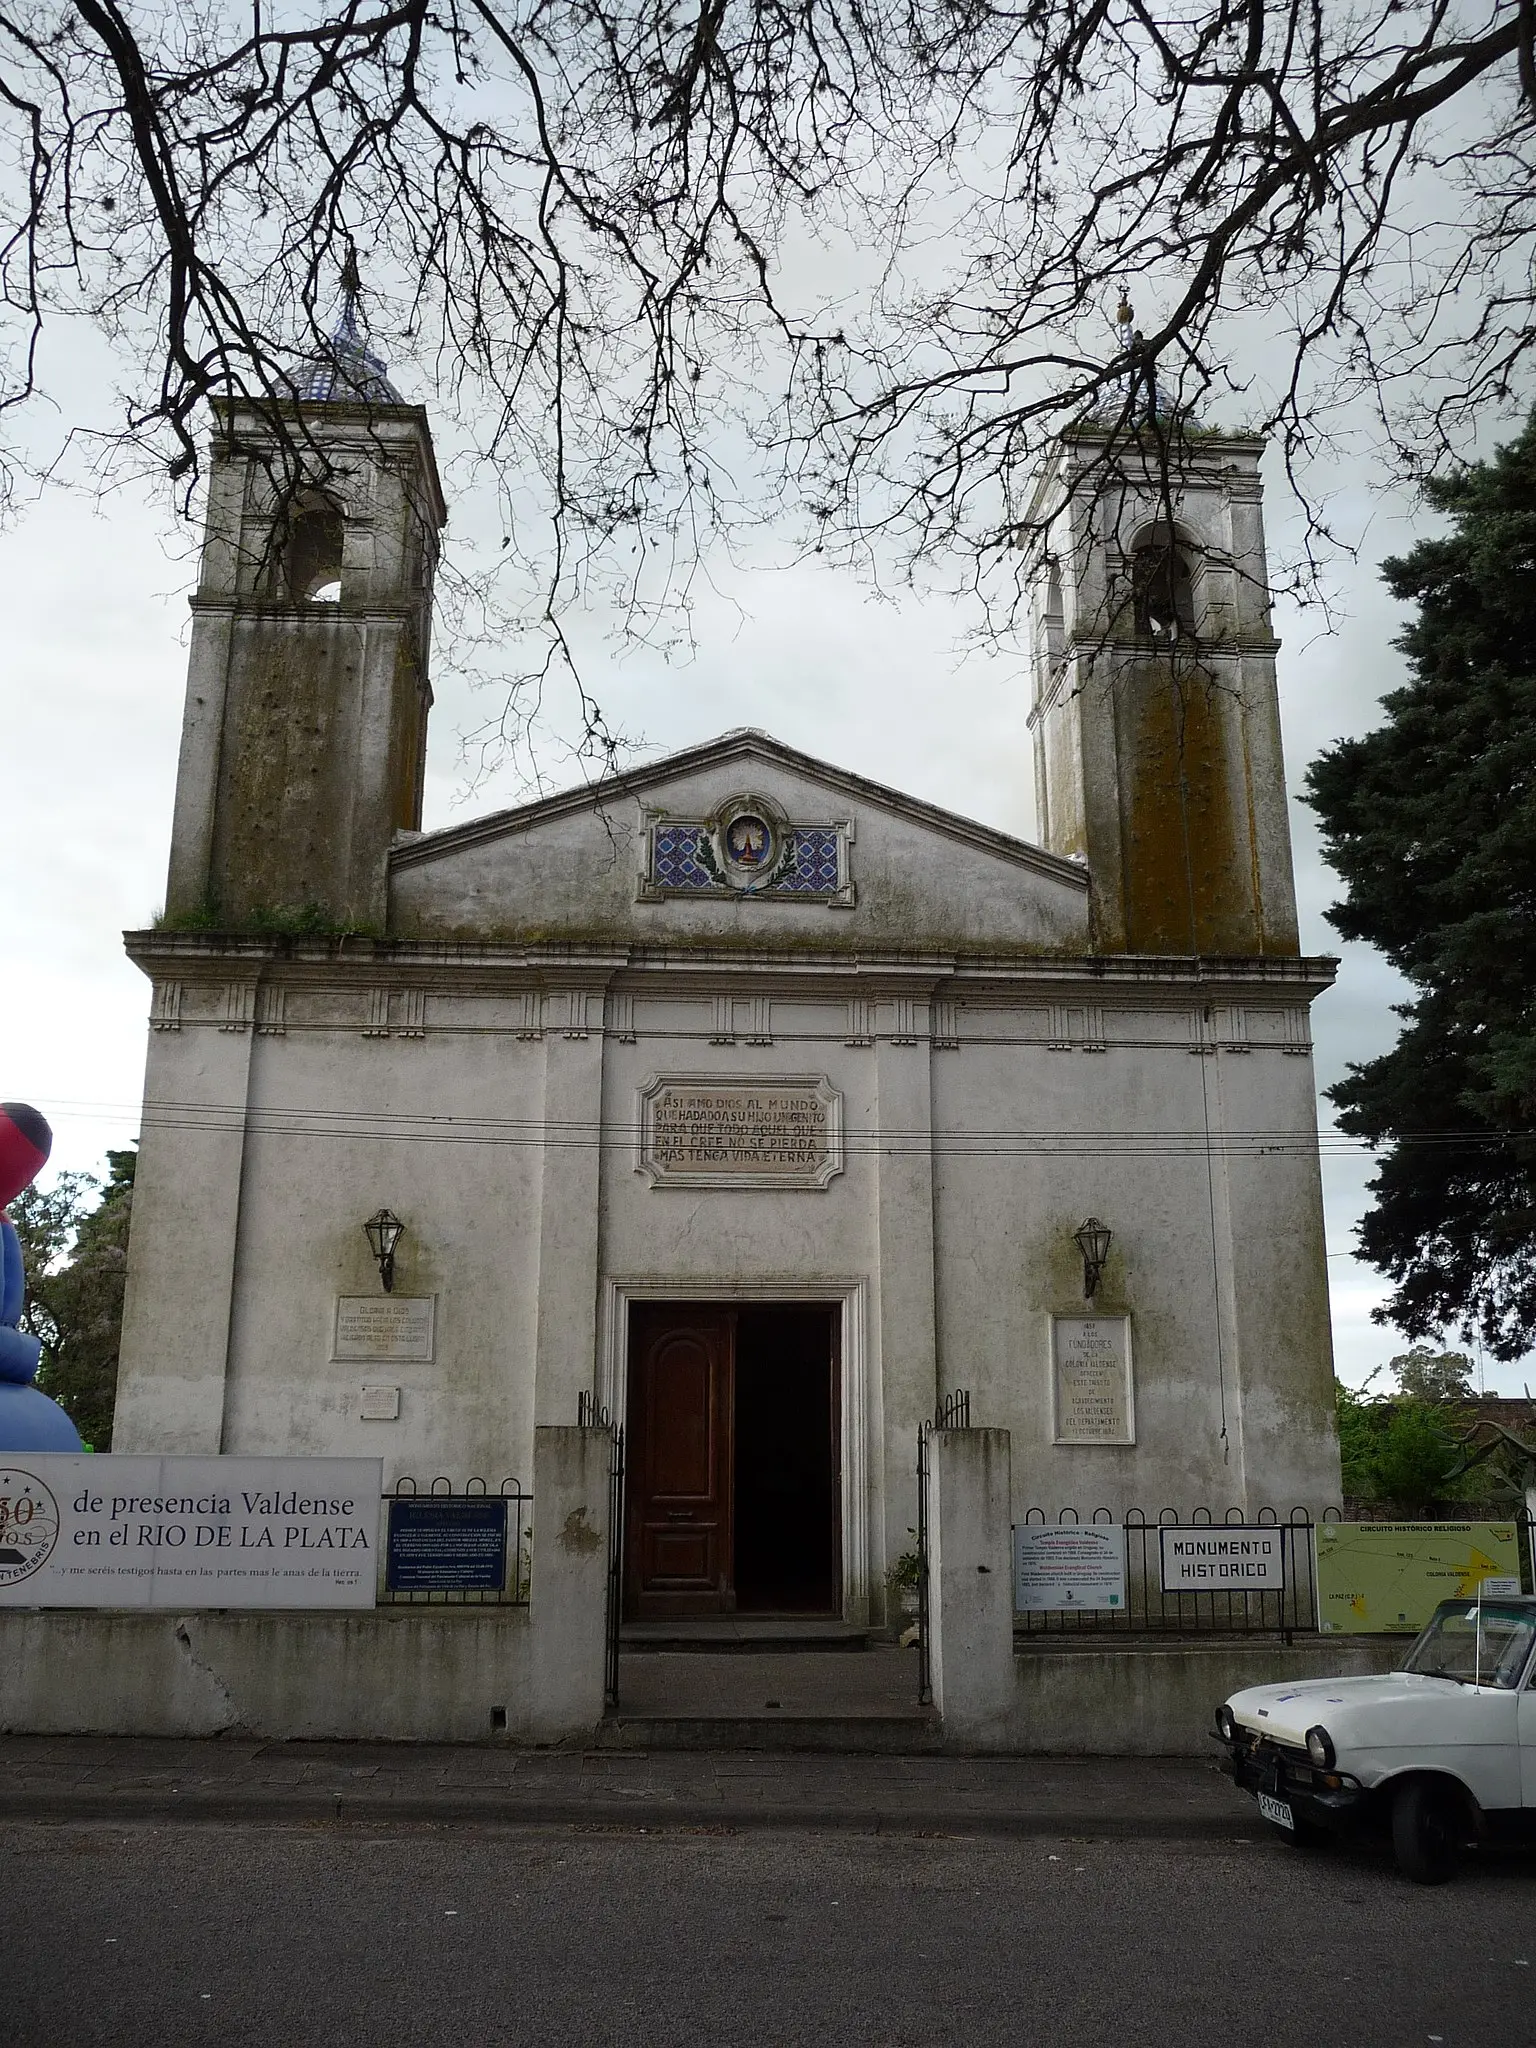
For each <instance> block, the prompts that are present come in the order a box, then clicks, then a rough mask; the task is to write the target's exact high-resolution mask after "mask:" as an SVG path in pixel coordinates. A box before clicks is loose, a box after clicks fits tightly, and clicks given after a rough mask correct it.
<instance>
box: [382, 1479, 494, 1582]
mask: <svg viewBox="0 0 1536 2048" xmlns="http://www.w3.org/2000/svg"><path fill="white" fill-rule="evenodd" d="M383 1498H384V1541H383V1542H382V1543H381V1544H380V1546H379V1553H380V1554H379V1587H378V1598H379V1604H380V1606H382V1607H526V1606H527V1605H528V1589H529V1584H530V1581H531V1578H532V1573H533V1495H532V1494H531V1493H525V1492H524V1491H523V1486H522V1482H521V1480H519V1479H516V1478H513V1477H512V1476H510V1475H509V1476H508V1477H507V1478H505V1479H503V1480H502V1482H501V1484H500V1486H499V1487H498V1488H497V1489H496V1491H495V1492H494V1493H493V1492H492V1491H491V1489H490V1487H489V1486H488V1485H487V1484H486V1482H485V1480H483V1479H481V1478H478V1477H476V1478H473V1479H468V1480H466V1481H465V1483H464V1486H463V1488H462V1489H456V1488H455V1486H454V1484H453V1481H452V1480H451V1479H449V1478H448V1477H447V1476H446V1475H444V1474H439V1475H438V1477H437V1478H435V1479H433V1480H432V1481H431V1482H430V1484H429V1485H428V1486H427V1487H426V1489H425V1491H423V1489H422V1488H421V1486H420V1485H419V1484H418V1483H417V1481H416V1480H415V1479H414V1478H413V1477H411V1475H410V1474H409V1473H407V1474H404V1475H402V1477H401V1478H399V1479H397V1480H396V1481H395V1484H394V1486H393V1488H392V1489H391V1490H390V1491H389V1492H387V1493H386V1494H385V1495H384V1496H383ZM437 1502H440V1503H444V1504H445V1509H446V1511H444V1512H438V1513H433V1512H431V1509H432V1504H433V1503H437ZM473 1503H481V1504H483V1505H482V1511H481V1512H480V1513H479V1514H478V1515H477V1514H476V1513H475V1511H474V1507H473V1505H472V1504H473ZM420 1506H426V1507H427V1508H428V1510H429V1514H428V1515H427V1516H421V1515H413V1514H409V1513H397V1510H402V1509H404V1510H410V1509H412V1508H415V1507H420ZM456 1508H457V1509H460V1510H461V1512H460V1513H458V1514H455V1513H454V1509H456ZM408 1522H412V1523H415V1524H417V1525H418V1526H417V1527H416V1528H415V1529H411V1530H409V1531H408V1530H407V1528H406V1524H407V1523H408ZM429 1522H430V1523H431V1524H434V1525H435V1526H434V1527H431V1528H426V1527H425V1525H426V1524H428V1523H429ZM498 1524H499V1525H500V1526H499V1530H498ZM471 1532H472V1533H471ZM412 1538H414V1539H415V1540H414V1541H412V1540H410V1539H412ZM428 1538H432V1539H435V1540H426V1539H428ZM456 1539H457V1540H456ZM498 1549H499V1556H498V1554H497V1553H498ZM454 1576H457V1577H459V1578H460V1579H472V1580H474V1581H476V1583H472V1584H457V1585H455V1584H437V1585H433V1584H431V1583H429V1582H430V1580H431V1579H433V1578H434V1577H438V1578H452V1577H454Z"/></svg>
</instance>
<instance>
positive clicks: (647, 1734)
mask: <svg viewBox="0 0 1536 2048" xmlns="http://www.w3.org/2000/svg"><path fill="white" fill-rule="evenodd" d="M652 1626H653V1627H657V1626H659V1624H652ZM713 1626H715V1627H716V1628H718V1624H714V1625H713ZM744 1626H745V1627H746V1628H747V1629H748V1631H749V1633H748V1634H747V1635H745V1636H744V1637H743V1638H740V1639H737V1640H733V1641H729V1642H722V1641H721V1640H720V1639H719V1636H718V1634H716V1635H713V1636H711V1637H710V1638H708V1639H706V1640H703V1641H699V1640H692V1641H684V1642H682V1643H676V1642H674V1641H672V1640H671V1639H659V1640H657V1639H653V1640H652V1641H651V1642H650V1643H648V1644H646V1645H645V1646H644V1647H640V1646H638V1645H635V1644H634V1643H633V1642H632V1641H631V1639H630V1637H629V1635H628V1633H627V1632H626V1635H625V1637H624V1638H623V1639H622V1645H621V1651H620V1656H619V1706H618V1708H617V1709H616V1710H614V1711H612V1712H610V1713H609V1715H608V1716H607V1718H606V1719H605V1721H604V1722H603V1724H602V1727H601V1729H600V1731H599V1734H598V1745H599V1747H601V1748H604V1749H629V1750H646V1749H654V1750H690V1749H698V1750H703V1749H733V1750H748V1749H750V1750H826V1751H836V1752H843V1753H846V1754H858V1753H865V1754H871V1755H887V1756H888V1755H893V1754H903V1753H908V1752H912V1751H926V1750H931V1749H936V1748H937V1747H938V1746H939V1741H940V1729H939V1723H938V1720H937V1717H936V1716H935V1715H934V1713H933V1710H932V1708H930V1707H924V1706H921V1705H919V1703H918V1698H917V1677H918V1664H917V1658H916V1656H915V1655H914V1654H913V1652H911V1651H910V1650H900V1649H896V1648H895V1647H893V1645H892V1644H891V1643H889V1642H888V1641H884V1640H880V1639H875V1640H871V1639H870V1636H869V1634H868V1632H866V1631H863V1630H857V1631H851V1632H850V1631H848V1630H846V1629H843V1628H842V1627H841V1625H839V1624H825V1623H824V1624H822V1626H821V1632H820V1633H819V1634H818V1635H815V1636H812V1637H809V1638H807V1637H803V1636H785V1635H784V1633H783V1631H782V1629H777V1630H776V1629H775V1628H774V1627H773V1626H772V1625H767V1626H765V1625H762V1624H756V1623H748V1624H745V1625H744Z"/></svg>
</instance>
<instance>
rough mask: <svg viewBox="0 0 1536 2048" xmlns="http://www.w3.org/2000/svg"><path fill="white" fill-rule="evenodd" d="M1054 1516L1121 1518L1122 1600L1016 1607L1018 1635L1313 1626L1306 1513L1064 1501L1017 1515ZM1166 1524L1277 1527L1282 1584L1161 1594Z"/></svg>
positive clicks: (1026, 1522)
mask: <svg viewBox="0 0 1536 2048" xmlns="http://www.w3.org/2000/svg"><path fill="white" fill-rule="evenodd" d="M1049 1521H1054V1523H1055V1525H1056V1526H1058V1527H1069V1526H1071V1525H1073V1524H1077V1525H1079V1526H1083V1525H1086V1526H1089V1527H1092V1526H1095V1525H1103V1524H1105V1523H1109V1524H1114V1523H1116V1522H1123V1524H1124V1526H1125V1605H1124V1607H1121V1608H1116V1609H1113V1610H1109V1609H1104V1608H1088V1607H1084V1608H1079V1609H1061V1608H1044V1609H1035V1610H1031V1611H1029V1612H1025V1613H1015V1615H1014V1617H1013V1625H1014V1629H1015V1630H1016V1631H1017V1632H1018V1633H1020V1634H1023V1635H1103V1634H1114V1635H1139V1634H1155V1635H1187V1636H1205V1635H1239V1636H1250V1635H1280V1636H1283V1637H1284V1638H1285V1640H1286V1641H1287V1642H1289V1641H1290V1639H1291V1637H1292V1635H1293V1634H1296V1633H1298V1632H1301V1633H1308V1632H1315V1631H1316V1629H1317V1586H1316V1582H1315V1577H1314V1570H1315V1566H1314V1552H1313V1548H1312V1530H1313V1527H1314V1524H1313V1521H1312V1517H1311V1516H1310V1514H1308V1512H1307V1510H1306V1509H1305V1508H1293V1509H1292V1510H1291V1512H1290V1514H1289V1515H1288V1516H1286V1517H1285V1518H1284V1519H1282V1518H1281V1517H1280V1516H1279V1515H1278V1514H1277V1513H1276V1512H1275V1510H1274V1509H1273V1508H1262V1509H1260V1510H1259V1511H1258V1512H1257V1513H1256V1514H1254V1515H1251V1516H1250V1515H1246V1514H1244V1512H1243V1511H1242V1509H1241V1508H1229V1509H1228V1510H1227V1512H1226V1513H1225V1514H1224V1515H1223V1516H1221V1517H1220V1519H1219V1520H1218V1518H1217V1517H1216V1516H1215V1515H1214V1514H1213V1513H1212V1512H1211V1510H1210V1509H1209V1508H1193V1509H1191V1510H1190V1511H1189V1513H1187V1514H1185V1513H1182V1512H1180V1511H1179V1510H1178V1509H1175V1508H1164V1509H1163V1510H1162V1511H1161V1513H1160V1514H1158V1515H1157V1516H1156V1517H1155V1518H1153V1519H1150V1520H1149V1519H1148V1517H1147V1516H1146V1515H1145V1514H1143V1513H1142V1511H1141V1510H1140V1509H1139V1508H1127V1509H1126V1511H1125V1513H1124V1514H1123V1515H1115V1514H1112V1513H1111V1512H1110V1510H1109V1509H1108V1508H1095V1509H1094V1510H1093V1512H1092V1513H1091V1514H1089V1515H1081V1514H1079V1513H1078V1511H1077V1509H1076V1508H1063V1509H1061V1511H1060V1512H1059V1513H1058V1514H1057V1515H1056V1516H1054V1517H1051V1518H1048V1517H1047V1515H1046V1513H1045V1510H1044V1509H1043V1508H1031V1509H1030V1510H1029V1511H1028V1513H1027V1514H1025V1515H1024V1516H1023V1517H1021V1523H1022V1525H1023V1526H1026V1527H1028V1526H1031V1525H1032V1526H1034V1527H1036V1528H1038V1527H1041V1526H1044V1525H1047V1524H1048V1522H1049ZM1165 1528H1185V1529H1188V1528H1196V1529H1207V1528H1211V1529H1215V1528H1233V1529H1240V1528H1249V1529H1252V1528H1259V1529H1273V1530H1275V1531H1277V1532H1278V1534H1279V1540H1280V1555H1281V1561H1282V1570H1283V1577H1284V1584H1283V1586H1280V1587H1273V1588H1263V1589H1259V1588H1255V1589H1253V1590H1245V1591H1241V1592H1239V1591H1235V1590H1233V1591H1220V1592H1210V1593H1172V1592H1169V1593H1165V1592H1164V1591H1163V1582H1162V1537H1161V1534H1160V1531H1161V1530H1163V1529H1165Z"/></svg>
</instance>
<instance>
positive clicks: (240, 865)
mask: <svg viewBox="0 0 1536 2048" xmlns="http://www.w3.org/2000/svg"><path fill="white" fill-rule="evenodd" d="M215 411H216V414H217V418H218V426H219V431H218V433H217V434H216V436H215V438H214V442H213V445H212V448H211V450H210V458H209V469H210V481H209V500H208V517H207V531H206V536H205V543H204V549H203V561H202V574H201V577H200V579H199V583H198V588H197V591H196V593H195V595H194V596H193V599H192V614H193V624H192V648H191V655H190V658H189V661H188V667H187V697H186V710H185V716H184V720H183V729H182V745H181V761H180V768H179V773H178V776H177V786H176V810H175V819H174V824H173V828H172V834H171V859H170V872H169V877H168V880H167V885H166V909H167V911H168V913H169V914H170V916H171V917H172V918H173V919H178V918H179V919H184V920H185V919H192V920H199V919H201V920H214V921H218V922H221V923H222V924H223V925H224V926H225V928H227V929H234V930H237V929H239V928H240V927H241V926H242V925H245V924H247V923H248V922H249V921H250V920H252V919H253V918H260V917H271V916H272V915H273V914H286V915H287V916H289V917H292V916H293V915H294V914H296V913H299V912H302V911H308V912H310V913H311V914H312V915H313V914H315V913H318V914H319V916H320V918H321V920H322V921H323V922H324V923H328V924H337V925H343V926H347V925H351V926H355V925H362V926H365V927H368V928H371V929H373V930H377V931H382V929H383V927H384V922H385V916H386V907H387V887H388V884H387V871H386V862H387V857H388V853H389V845H390V841H391V839H392V838H393V836H394V834H395V833H396V832H397V831H400V830H407V831H414V830H415V829H416V828H417V827H418V826H419V825H420V823H421V792H422V775H423V769H424V762H425V757H426V737H427V712H428V708H429V707H430V705H431V702H432V692H431V687H430V685H429V683H428V680H427V663H428V639H429V634H430V630H431V616H432V575H433V567H434V564H435V560H436V555H437V535H438V531H439V529H440V528H441V526H442V525H443V523H444V520H445V518H446V513H445V510H444V506H443V500H442V492H441V488H440V486H439V483H438V478H437V471H436V465H435V460H434V457H433V453H432V437H431V432H430V429H429V428H428V425H427V419H426V415H425V413H424V412H422V411H421V410H420V409H419V408H418V407H415V406H406V405H391V406H377V407H374V408H372V409H364V408H361V407H357V406H352V405H337V404H316V405H306V406H305V407H304V409H303V415H302V418H303V427H302V430H301V436H302V438H303V439H304V441H305V442H306V443H307V444H308V455H307V460H306V463H305V469H306V471H307V472H308V473H306V474H304V475H300V476H297V477H288V476H286V475H285V474H284V470H283V455H282V453H281V451H278V450H277V449H276V448H275V445H274V437H273V435H272V431H271V427H270V425H269V423H268V422H267V421H265V420H263V419H261V418H259V417H258V416H257V415H256V414H255V413H254V412H253V411H252V410H251V409H249V408H248V407H245V406H242V405H237V404H230V403H228V402H225V401H219V400H216V401H215ZM328 522H329V523H328ZM321 527H324V528H325V535H326V543H327V545H326V547H323V548H321V549H320V550H319V552H317V551H316V547H315V545H314V542H313V536H314V535H315V534H316V533H317V532H318V531H319V530H320V528H321ZM298 558H302V560H300V559H298ZM295 574H297V576H298V581H297V582H296V581H295ZM333 581H334V582H336V583H338V584H339V589H340V596H339V599H338V600H337V601H336V602H315V601H314V598H313V588H314V587H319V585H320V584H321V583H324V584H326V585H329V584H330V583H331V582H333Z"/></svg>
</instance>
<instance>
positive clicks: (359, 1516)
mask: <svg viewBox="0 0 1536 2048" xmlns="http://www.w3.org/2000/svg"><path fill="white" fill-rule="evenodd" d="M382 1478H383V1467H382V1464H381V1462H380V1460H379V1459H377V1458H136V1457H119V1456H117V1455H115V1454H114V1455H111V1456H106V1457H89V1456H87V1457H78V1456H76V1457H34V1456H32V1455H31V1453H30V1452H27V1453H23V1452H0V1606H3V1607H371V1606H372V1605H373V1602H374V1596H375V1589H376V1585H377V1549H376V1546H377V1543H378V1531H379V1489H380V1485H381V1482H382Z"/></svg>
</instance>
